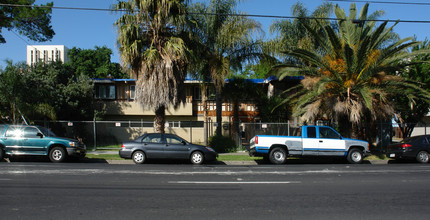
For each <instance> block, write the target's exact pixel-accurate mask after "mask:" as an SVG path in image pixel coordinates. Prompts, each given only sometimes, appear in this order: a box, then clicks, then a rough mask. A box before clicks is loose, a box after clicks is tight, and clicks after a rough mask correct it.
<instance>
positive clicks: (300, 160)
mask: <svg viewBox="0 0 430 220" xmlns="http://www.w3.org/2000/svg"><path fill="white" fill-rule="evenodd" d="M255 162H256V163H257V164H258V165H269V164H272V163H270V161H269V160H265V159H261V160H255ZM285 164H349V163H348V162H347V161H346V159H344V158H329V157H327V158H321V157H316V158H313V157H305V158H291V159H287V162H286V163H285ZM362 164H371V163H370V162H369V161H367V160H364V161H363V163H362Z"/></svg>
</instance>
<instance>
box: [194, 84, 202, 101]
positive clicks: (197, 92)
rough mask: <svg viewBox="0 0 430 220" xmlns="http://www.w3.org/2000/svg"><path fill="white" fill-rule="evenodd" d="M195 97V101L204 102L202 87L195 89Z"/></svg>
mask: <svg viewBox="0 0 430 220" xmlns="http://www.w3.org/2000/svg"><path fill="white" fill-rule="evenodd" d="M193 93H194V94H193V96H194V100H202V92H201V89H200V87H197V86H196V87H194V91H193Z"/></svg>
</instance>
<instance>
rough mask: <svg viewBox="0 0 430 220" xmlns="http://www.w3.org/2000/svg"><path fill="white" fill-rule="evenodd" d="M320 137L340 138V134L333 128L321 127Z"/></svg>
mask: <svg viewBox="0 0 430 220" xmlns="http://www.w3.org/2000/svg"><path fill="white" fill-rule="evenodd" d="M319 129H320V138H330V139H339V138H340V136H339V134H338V133H337V132H335V131H334V130H333V129H331V128H326V127H320V128H319Z"/></svg>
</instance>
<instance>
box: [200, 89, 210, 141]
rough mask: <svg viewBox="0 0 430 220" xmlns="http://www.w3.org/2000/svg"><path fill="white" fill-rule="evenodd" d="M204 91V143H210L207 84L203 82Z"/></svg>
mask: <svg viewBox="0 0 430 220" xmlns="http://www.w3.org/2000/svg"><path fill="white" fill-rule="evenodd" d="M200 88H201V91H202V107H203V120H204V121H203V136H204V137H203V143H204V145H205V146H207V145H208V97H207V96H206V85H205V84H204V83H203V84H201V87H200Z"/></svg>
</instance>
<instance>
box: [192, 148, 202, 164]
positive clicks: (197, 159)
mask: <svg viewBox="0 0 430 220" xmlns="http://www.w3.org/2000/svg"><path fill="white" fill-rule="evenodd" d="M204 160H205V158H204V156H203V154H202V152H200V151H194V152H193V153H192V154H191V163H192V164H196V165H200V164H202V163H203V162H204Z"/></svg>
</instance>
